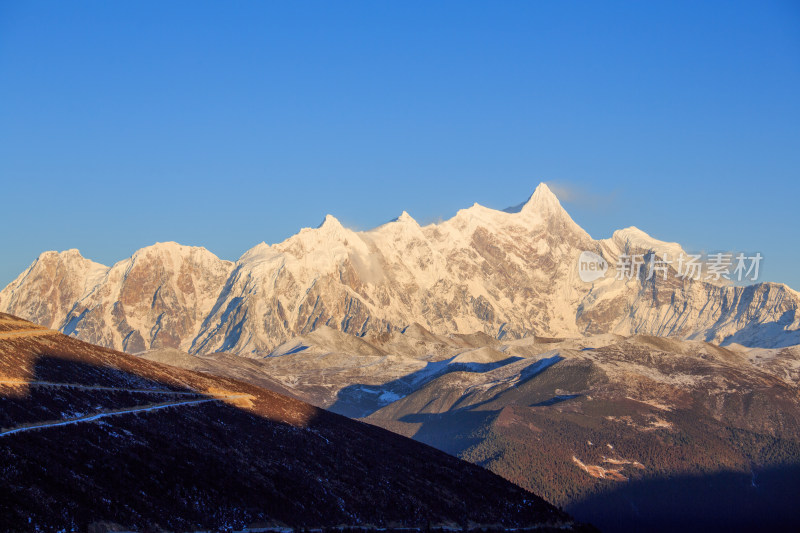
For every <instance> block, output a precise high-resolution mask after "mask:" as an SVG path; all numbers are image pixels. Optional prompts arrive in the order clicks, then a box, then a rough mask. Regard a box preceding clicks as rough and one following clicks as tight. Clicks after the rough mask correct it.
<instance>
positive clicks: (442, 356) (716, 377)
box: [143, 325, 800, 531]
mask: <svg viewBox="0 0 800 533" xmlns="http://www.w3.org/2000/svg"><path fill="white" fill-rule="evenodd" d="M143 357H146V358H154V359H162V358H163V353H161V352H158V351H155V352H148V353H146V354H144V355H143ZM208 358H213V359H214V360H219V361H223V360H224V361H225V363H226V364H225V365H224V367H223V365H219V367H218V368H222V370H221V371H222V372H228V373H230V372H236V371H237V370H235V369H237V368H247V374H248V376H249V377H248V379H265V378H267V377H268V379H269V380H271V382H273V383H274V382H277V384H278V385H279V386H280V387H284V388H288V389H291V390H292V394H294V395H295V396H298V397H301V398H305V399H307V400H308V401H311V402H313V403H315V404H317V405H320V406H323V407H326V408H328V409H330V410H332V411H335V412H339V413H342V414H346V415H348V416H352V417H362V419H363V420H366V421H368V422H370V423H373V424H376V425H379V426H382V427H385V428H387V429H391V430H392V431H395V432H398V433H401V434H403V435H406V436H409V437H413V438H414V439H416V440H419V441H421V442H425V443H427V444H430V445H433V446H435V447H437V448H439V449H441V450H444V451H447V452H448V453H451V454H453V455H456V456H458V457H461V458H464V459H467V460H469V461H472V462H474V463H476V464H479V465H482V466H485V467H486V468H488V469H490V470H492V471H493V472H496V473H498V474H500V475H502V476H503V477H505V478H506V479H509V480H511V481H513V482H514V483H516V484H519V485H520V486H523V487H526V488H528V489H530V490H534V491H536V492H537V493H539V494H542V495H543V496H544V497H546V498H547V499H548V500H549V501H552V502H554V503H556V504H557V505H561V506H563V507H564V508H565V509H567V510H568V511H569V512H571V513H572V514H573V515H575V516H576V517H578V518H579V519H581V520H586V521H590V522H592V523H594V524H597V525H598V526H599V527H601V529H603V530H607V531H643V530H651V531H657V530H661V531H675V530H687V529H692V530H737V529H746V530H757V529H762V530H764V529H765V528H766V529H771V530H788V531H792V530H798V529H800V513H798V512H797V508H796V501H795V500H796V495H797V494H798V493H800V475H798V474H800V389H798V384H800V347H797V346H796V347H789V348H781V349H748V348H744V347H741V346H735V345H732V346H730V347H728V348H722V347H719V346H716V345H713V344H708V343H705V342H701V341H678V340H675V339H665V338H659V337H650V336H644V335H638V336H631V337H624V336H619V335H598V336H592V337H579V338H575V339H554V338H533V339H522V340H515V341H506V342H503V341H498V340H496V339H492V338H491V337H488V336H486V335H483V334H478V335H459V334H454V335H435V334H433V333H432V332H430V331H427V330H425V328H423V327H422V326H420V325H413V326H412V327H409V328H407V329H406V330H405V331H403V332H393V333H391V334H388V335H380V336H376V337H373V338H369V337H367V338H361V339H354V338H353V337H351V336H349V335H347V334H344V333H341V332H338V331H334V330H330V329H325V328H321V329H318V330H317V331H316V332H314V333H313V334H311V335H305V336H302V337H298V338H296V339H293V340H291V341H288V342H286V343H284V344H283V345H281V346H279V347H278V348H276V350H275V351H274V352H273V353H272V354H270V356H268V357H265V358H259V359H246V358H241V357H239V358H238V359H237V358H235V357H233V356H226V355H224V354H217V355H213V356H204V357H198V356H190V355H185V358H184V359H183V360H181V361H178V360H173V362H175V363H179V364H194V365H198V364H204V363H203V362H204V361H205V360H207V359H208ZM237 361H238V362H240V364H237ZM206 371H215V370H213V369H211V368H210V367H208V368H207V369H206ZM216 371H220V370H216ZM259 376H260V377H259ZM267 386H269V384H267Z"/></svg>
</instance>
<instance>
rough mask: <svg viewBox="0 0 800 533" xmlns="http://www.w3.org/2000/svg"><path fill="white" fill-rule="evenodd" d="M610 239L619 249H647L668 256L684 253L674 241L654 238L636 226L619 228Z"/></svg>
mask: <svg viewBox="0 0 800 533" xmlns="http://www.w3.org/2000/svg"><path fill="white" fill-rule="evenodd" d="M611 241H612V242H613V243H614V244H615V245H616V246H617V247H618V249H619V250H620V251H628V252H629V253H630V252H633V251H639V252H641V251H648V250H653V251H655V252H659V253H662V254H663V253H667V254H669V255H670V257H673V258H675V257H677V256H679V255H680V254H681V253H684V251H683V248H682V247H681V245H680V244H678V243H676V242H666V241H660V240H658V239H655V238H653V237H651V236H650V235H648V234H647V233H645V232H644V231H642V230H640V229H639V228H637V227H636V226H630V227H628V228H624V229H620V230H617V231H615V232H614V234H613V235H612V237H611Z"/></svg>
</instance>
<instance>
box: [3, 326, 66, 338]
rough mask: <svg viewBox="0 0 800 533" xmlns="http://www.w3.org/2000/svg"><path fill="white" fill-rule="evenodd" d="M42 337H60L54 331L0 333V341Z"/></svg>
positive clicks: (28, 330)
mask: <svg viewBox="0 0 800 533" xmlns="http://www.w3.org/2000/svg"><path fill="white" fill-rule="evenodd" d="M44 335H61V332H59V331H56V330H54V329H44V328H37V329H15V330H12V331H0V340H7V339H16V338H20V337H41V336H44Z"/></svg>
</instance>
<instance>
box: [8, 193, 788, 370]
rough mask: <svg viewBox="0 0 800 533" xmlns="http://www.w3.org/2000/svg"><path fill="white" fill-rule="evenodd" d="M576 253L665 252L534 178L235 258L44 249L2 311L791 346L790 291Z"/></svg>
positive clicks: (257, 347) (93, 331) (175, 336)
mask: <svg viewBox="0 0 800 533" xmlns="http://www.w3.org/2000/svg"><path fill="white" fill-rule="evenodd" d="M583 251H591V252H593V253H594V254H597V255H598V256H599V257H601V258H602V259H603V260H605V261H606V262H607V263H608V264H609V265H614V264H616V263H617V261H618V260H619V258H620V256H621V255H623V254H630V253H632V252H638V253H641V254H648V253H654V254H670V255H673V256H674V254H676V253H677V252H680V251H681V247H680V246H679V245H677V244H675V243H667V242H662V241H658V240H656V239H653V238H651V237H649V236H648V235H647V234H646V233H644V232H642V231H640V230H638V229H636V228H633V227H631V228H627V229H623V230H620V231H617V232H615V233H614V235H613V236H612V237H611V238H609V239H603V240H596V239H593V238H592V237H590V236H589V234H587V233H586V232H585V231H584V230H583V229H581V228H580V227H579V226H578V225H577V224H576V223H575V222H574V221H573V220H572V219H571V218H570V216H569V215H568V214H567V212H566V211H565V210H564V209H563V208H562V206H561V205H560V203H559V201H558V199H557V198H556V196H555V195H554V194H553V193H552V192H551V191H550V190H549V189H548V187H547V186H546V185H544V184H541V185H539V186H538V187H537V188H536V191H535V192H534V193H533V195H532V196H531V197H530V199H529V200H528V201H527V202H526V203H524V204H522V205H521V206H518V207H517V208H514V209H508V210H504V211H497V210H493V209H489V208H486V207H483V206H481V205H478V204H475V205H473V206H472V207H470V208H468V209H463V210H461V211H459V212H458V213H457V214H456V215H455V216H454V217H453V218H451V219H449V220H446V221H444V222H441V223H438V224H431V225H428V226H420V225H419V224H417V222H416V221H415V220H414V219H413V218H412V217H411V216H409V215H408V214H407V213H405V212H404V213H403V214H402V215H401V216H400V217H398V218H397V219H395V220H393V221H391V222H389V223H387V224H384V225H382V226H380V227H378V228H375V229H373V230H370V231H363V232H357V231H352V230H350V229H347V228H345V227H344V226H342V225H341V224H340V223H339V222H338V221H337V220H336V219H335V218H334V217H332V216H330V215H328V216H327V217H326V218H325V220H324V222H323V223H322V224H321V225H320V226H319V227H317V228H305V229H302V230H301V231H300V232H299V233H298V234H296V235H294V236H292V237H290V238H289V239H287V240H286V241H284V242H281V243H279V244H274V245H267V244H264V243H262V244H259V245H257V246H255V247H254V248H252V249H251V250H249V251H247V252H246V253H245V254H244V255H243V256H242V257H241V258H239V260H237V261H236V262H230V261H224V260H222V259H220V258H218V257H216V256H215V255H214V254H212V253H211V252H209V251H208V250H206V249H205V248H195V247H188V246H181V245H178V244H175V243H159V244H155V245H153V246H150V247H147V248H143V249H141V250H139V251H137V252H136V253H134V254H133V255H132V256H131V257H130V258H128V259H126V260H124V261H120V262H119V263H117V264H115V265H113V266H111V267H106V266H104V265H100V264H97V263H95V262H93V261H90V260H89V259H86V258H84V257H82V256H81V255H80V253H79V252H78V251H77V250H68V251H65V252H61V253H56V252H45V253H43V254H42V255H41V256H39V258H38V259H36V261H34V262H33V264H32V265H31V266H30V267H29V268H28V269H27V270H25V271H24V272H23V273H22V274H20V275H19V277H17V279H15V280H14V281H13V282H12V283H11V284H9V285H8V286H7V287H6V288H5V289H4V290H3V291H2V292H0V311H4V312H7V313H11V314H14V315H17V316H20V317H23V318H26V319H28V320H31V321H33V322H36V323H37V324H40V325H42V326H45V327H48V328H53V329H57V330H59V331H61V332H63V333H65V334H68V335H71V336H75V337H77V338H79V339H82V340H85V341H88V342H92V343H95V344H99V345H102V346H106V347H110V348H115V349H120V350H125V351H128V352H134V353H138V352H142V351H145V350H148V349H155V348H177V349H180V350H182V351H185V352H189V353H195V354H205V353H213V352H219V351H225V352H230V353H235V354H239V355H246V354H265V353H269V352H270V351H271V350H273V349H274V348H275V347H276V346H278V345H280V344H282V343H283V342H285V341H287V340H289V339H291V338H294V337H296V336H298V335H304V334H307V333H309V332H311V331H314V330H315V329H317V328H318V327H319V326H322V325H326V326H329V327H331V328H334V329H338V330H341V331H344V332H346V333H351V334H354V335H358V336H365V335H368V334H369V335H370V336H378V335H381V334H388V333H391V332H392V331H400V330H402V329H404V328H406V327H408V326H409V325H411V324H415V323H418V324H421V325H422V326H424V327H425V328H426V329H428V330H430V331H431V332H433V333H435V334H445V333H474V332H483V333H485V334H487V335H489V336H490V337H494V338H499V339H515V338H521V337H525V336H531V335H538V336H550V337H563V336H580V335H587V334H591V335H594V334H602V333H615V334H622V335H631V334H652V335H659V336H674V337H677V338H682V339H693V340H703V341H709V342H714V343H718V344H731V343H736V344H740V345H745V346H749V347H763V348H776V347H782V346H790V345H794V344H798V343H800V316H798V313H797V309H798V306H800V294H798V293H797V292H796V291H794V290H792V289H790V288H789V287H787V286H785V285H781V284H775V283H758V284H755V285H750V286H747V287H742V286H733V285H731V284H728V285H725V284H721V283H718V282H716V281H710V280H705V279H700V280H694V279H691V278H685V279H684V278H680V277H678V276H668V277H666V278H663V277H661V276H655V277H652V278H651V279H647V278H648V276H646V275H645V270H644V269H643V270H642V271H641V272H640V273H639V275H636V276H632V277H631V278H630V279H622V280H618V279H615V276H614V274H613V269H612V271H609V272H608V273H607V275H606V276H605V277H601V278H599V279H596V280H594V281H592V282H586V281H583V280H582V279H581V278H580V277H579V275H578V259H579V257H580V255H581V253H582V252H583Z"/></svg>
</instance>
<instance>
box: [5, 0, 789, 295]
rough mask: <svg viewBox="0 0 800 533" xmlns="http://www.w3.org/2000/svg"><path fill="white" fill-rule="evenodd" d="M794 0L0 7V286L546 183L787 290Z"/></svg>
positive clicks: (383, 217)
mask: <svg viewBox="0 0 800 533" xmlns="http://www.w3.org/2000/svg"><path fill="white" fill-rule="evenodd" d="M798 95H800V3H798V2H763V1H753V2H696V1H693V2H677V1H676V2H606V1H603V2H566V1H565V2H561V1H559V2H544V1H541V2H464V1H458V2H409V1H403V2H363V3H362V2H345V1H342V2H225V3H224V2H218V3H202V2H197V1H194V2H185V3H183V2H149V3H148V2H127V3H123V2H16V1H13V0H10V1H9V0H6V1H4V2H2V3H0V181H1V182H2V192H3V202H2V209H1V210H0V224H2V225H3V227H4V228H5V231H3V233H2V237H0V239H2V240H1V241H0V244H1V245H2V251H3V252H2V257H3V260H2V262H0V285H3V286H4V285H5V284H6V283H8V282H9V281H11V280H12V279H13V278H14V277H15V276H16V275H17V274H18V273H19V272H20V271H22V269H24V268H25V267H26V266H27V265H28V264H29V263H30V262H31V261H32V260H33V259H35V258H36V256H37V255H38V254H39V253H40V252H41V251H43V250H48V249H56V250H63V249H67V248H79V249H80V250H81V252H82V253H83V254H84V255H85V256H87V257H90V258H92V259H94V260H96V261H100V262H103V263H106V264H111V263H113V262H115V261H117V260H120V259H123V258H125V257H127V256H129V255H130V254H131V253H132V252H133V251H135V250H136V249H138V248H140V247H142V246H146V245H149V244H152V243H154V242H156V241H167V240H174V241H178V242H180V243H183V244H191V245H202V246H205V247H206V248H208V249H210V250H211V251H213V252H214V253H216V254H217V255H219V256H220V257H223V258H226V259H235V258H237V257H238V256H239V255H241V253H243V252H244V251H245V250H246V249H248V248H250V247H252V246H253V245H255V244H257V243H259V242H261V241H266V242H278V241H280V240H283V239H284V238H286V237H288V236H289V235H291V234H293V233H295V232H296V231H297V230H298V229H299V228H301V227H304V226H314V225H317V224H318V223H319V222H320V221H321V220H322V218H323V216H324V215H325V214H326V213H332V214H333V215H335V216H336V217H337V218H339V219H340V220H341V221H342V222H343V223H345V224H346V225H349V226H351V227H356V228H362V229H366V228H370V227H373V226H376V225H378V224H380V223H383V222H385V221H387V220H389V219H391V218H394V217H395V216H397V215H398V214H399V213H400V212H401V211H403V210H406V211H408V212H409V213H410V214H411V215H412V216H414V217H415V218H416V219H417V220H418V221H420V222H421V223H425V222H431V221H435V220H437V219H439V218H447V217H449V216H452V215H453V214H454V213H455V212H456V211H457V210H458V209H459V208H462V207H467V206H469V205H471V204H472V203H473V202H476V201H477V202H478V203H481V204H483V205H486V206H489V207H495V208H503V207H507V206H509V205H516V204H518V203H519V202H521V201H523V200H524V199H525V198H527V197H528V196H529V195H530V194H531V192H532V191H533V189H534V188H535V187H536V185H537V184H538V183H539V182H540V181H545V182H550V183H553V184H554V185H555V189H556V190H557V191H562V197H564V198H563V199H564V200H565V201H564V202H563V203H564V205H565V207H566V208H567V209H568V210H569V212H570V214H571V215H572V216H573V218H574V219H575V220H576V221H577V222H578V223H579V224H581V225H582V226H583V227H584V228H585V229H586V230H587V231H589V233H590V234H592V235H593V236H594V237H596V238H601V237H607V236H609V235H610V234H611V233H612V232H613V231H614V230H615V229H618V228H622V227H626V226H630V225H635V226H638V227H639V228H641V229H643V230H645V231H647V232H648V233H650V234H651V235H653V236H655V237H657V238H660V239H664V240H671V241H678V242H680V243H681V244H683V245H684V246H685V247H686V248H687V249H689V250H736V251H746V252H755V251H759V252H761V253H762V255H763V256H764V258H765V259H764V262H763V264H762V269H763V271H762V279H767V280H772V281H781V282H786V283H789V284H790V285H792V286H793V287H795V288H800V268H798V265H800V239H798V237H797V230H798V228H800V222H798V207H799V206H800V184H798V180H800V96H798Z"/></svg>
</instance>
